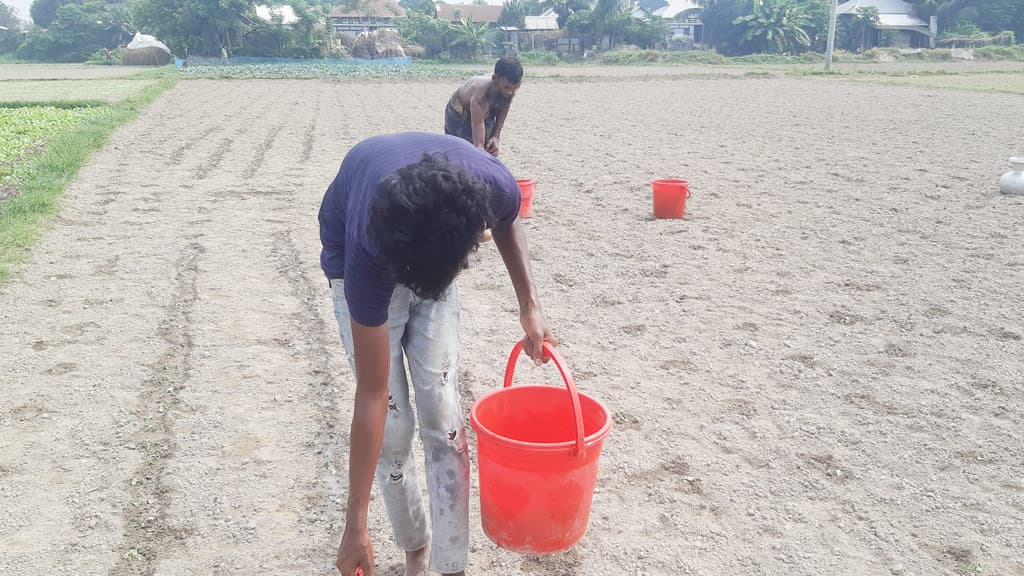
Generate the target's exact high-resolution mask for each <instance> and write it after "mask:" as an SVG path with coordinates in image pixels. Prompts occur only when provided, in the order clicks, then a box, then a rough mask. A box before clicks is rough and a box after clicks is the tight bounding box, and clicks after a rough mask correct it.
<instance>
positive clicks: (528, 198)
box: [516, 178, 537, 218]
mask: <svg viewBox="0 0 1024 576" xmlns="http://www.w3.org/2000/svg"><path fill="white" fill-rule="evenodd" d="M516 184H518V185H519V217H520V218H530V217H531V216H533V192H534V190H536V189H537V182H535V181H533V180H529V179H527V178H517V179H516Z"/></svg>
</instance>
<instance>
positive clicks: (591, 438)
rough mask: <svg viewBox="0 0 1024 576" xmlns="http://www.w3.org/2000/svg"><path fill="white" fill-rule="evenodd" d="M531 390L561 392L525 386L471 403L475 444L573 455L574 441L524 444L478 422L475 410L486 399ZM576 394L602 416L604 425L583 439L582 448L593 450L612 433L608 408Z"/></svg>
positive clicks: (574, 449)
mask: <svg viewBox="0 0 1024 576" xmlns="http://www.w3.org/2000/svg"><path fill="white" fill-rule="evenodd" d="M531 388H550V389H552V390H563V388H558V387H556V386H545V385H543V384H525V385H522V386H512V387H509V388H499V389H498V390H493V391H491V392H488V393H487V394H485V395H483V396H482V397H480V398H478V399H477V401H476V402H474V403H473V408H472V409H471V410H470V411H469V423H470V426H472V427H473V430H474V431H475V432H476V434H477V442H479V440H480V439H481V438H485V439H486V440H487V441H489V442H492V443H494V444H497V445H499V446H503V447H505V448H513V449H515V450H519V451H525V452H567V453H570V454H572V453H574V452H575V451H576V440H575V439H574V440H566V441H563V442H524V441H522V440H515V439H512V438H509V437H507V436H502V435H501V434H498V433H497V432H495V431H493V430H491V429H489V428H487V427H486V426H484V425H483V423H481V422H480V419H479V417H478V416H477V409H478V408H479V406H480V404H481V403H482V402H485V401H486V400H487V399H489V398H491V397H493V396H494V395H496V394H499V393H501V392H505V391H508V390H519V389H531ZM578 394H579V395H580V396H582V397H586V398H587V400H590V401H591V402H593V403H594V404H595V405H597V407H598V408H599V409H600V410H601V413H602V414H604V424H603V425H602V426H601V427H600V428H598V429H597V430H596V431H594V432H592V433H590V434H587V435H586V436H584V437H583V447H584V448H593V447H594V446H597V445H598V444H600V443H601V442H603V441H604V439H605V437H606V436H608V434H609V433H610V432H611V431H612V418H611V414H610V413H609V412H608V407H607V406H605V405H604V403H603V402H601V401H600V400H598V399H597V398H594V397H593V396H590V395H587V394H584V393H583V392H579V393H578Z"/></svg>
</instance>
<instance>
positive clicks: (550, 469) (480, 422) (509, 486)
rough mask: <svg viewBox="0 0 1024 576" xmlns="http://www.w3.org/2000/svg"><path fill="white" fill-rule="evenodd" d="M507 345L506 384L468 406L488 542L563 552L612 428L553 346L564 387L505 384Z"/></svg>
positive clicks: (586, 509) (583, 511)
mask: <svg viewBox="0 0 1024 576" xmlns="http://www.w3.org/2000/svg"><path fill="white" fill-rule="evenodd" d="M522 349H523V343H522V342H519V343H517V344H516V345H515V347H514V348H513V349H512V354H511V356H509V359H508V365H507V367H506V368H505V385H504V387H503V388H502V389H501V390H496V391H494V392H491V393H490V394H488V395H486V396H484V397H483V398H480V399H479V400H477V401H476V403H475V404H474V405H473V410H472V412H471V413H470V424H471V425H472V426H473V430H475V431H476V436H477V463H478V467H479V472H480V515H481V519H482V523H483V528H484V532H485V533H486V534H487V537H488V538H490V539H491V540H492V541H494V543H495V544H497V545H498V546H501V547H502V548H505V549H507V550H512V551H515V552H520V553H524V554H547V553H552V552H561V551H563V550H568V549H569V548H571V547H572V546H573V544H576V543H577V542H579V540H580V538H582V537H583V534H584V533H585V532H586V531H587V521H588V519H589V518H590V503H591V500H592V499H593V495H594V482H595V481H596V480H597V464H598V459H599V458H600V456H601V446H602V444H603V443H604V438H605V436H607V435H608V432H610V431H611V428H612V420H611V418H610V417H609V415H608V409H607V408H605V407H604V405H603V404H601V402H599V401H598V400H596V399H594V398H591V397H590V396H587V395H586V394H580V393H579V392H577V390H576V383H575V382H574V381H573V378H572V374H570V373H569V370H568V368H566V366H565V361H564V360H563V359H562V357H561V355H560V354H559V353H558V351H557V350H556V349H555V347H554V346H552V345H550V344H548V343H546V342H545V343H544V354H545V356H547V357H548V358H551V360H552V361H553V362H554V363H555V366H556V367H557V368H558V371H559V372H560V373H561V375H562V379H563V380H564V381H565V386H566V387H565V388H561V387H555V386H543V385H540V386H512V375H513V373H514V372H515V366H516V360H518V358H519V353H520V352H521V351H522Z"/></svg>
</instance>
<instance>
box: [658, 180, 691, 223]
mask: <svg viewBox="0 0 1024 576" xmlns="http://www.w3.org/2000/svg"><path fill="white" fill-rule="evenodd" d="M651 188H652V189H653V192H654V217H655V218H682V217H683V216H685V215H686V199H687V198H689V197H690V183H689V182H687V181H686V180H677V179H674V178H666V179H662V180H654V181H652V182H651Z"/></svg>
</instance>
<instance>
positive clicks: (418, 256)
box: [367, 154, 493, 300]
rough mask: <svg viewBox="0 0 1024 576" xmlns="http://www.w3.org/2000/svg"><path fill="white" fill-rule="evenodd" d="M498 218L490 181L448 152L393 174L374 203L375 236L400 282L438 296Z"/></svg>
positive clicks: (371, 232) (372, 233) (425, 295)
mask: <svg viewBox="0 0 1024 576" xmlns="http://www.w3.org/2000/svg"><path fill="white" fill-rule="evenodd" d="M492 219H493V213H492V211H491V207H490V203H489V202H488V186H487V184H486V183H484V182H483V181H481V180H479V179H478V178H475V177H474V176H472V175H471V174H470V173H469V172H467V171H466V170H465V169H464V168H462V167H461V166H458V165H456V164H453V163H451V162H449V161H448V159H447V158H446V157H444V156H431V155H429V154H424V156H423V159H422V160H420V161H419V162H416V163H415V164H409V165H408V166H405V167H403V168H401V169H399V170H398V172H396V173H395V174H393V175H391V176H388V177H387V178H385V179H384V180H383V181H382V182H381V183H380V186H378V188H377V194H376V195H375V196H374V199H373V202H372V204H371V206H370V222H369V227H368V229H367V233H368V236H369V238H370V240H371V241H372V242H373V243H374V245H375V246H376V247H377V250H378V251H380V254H381V256H382V257H383V258H384V260H385V261H386V262H387V263H388V267H389V269H390V270H391V273H392V274H393V275H394V278H395V281H396V282H397V283H399V284H402V285H403V286H407V287H408V288H409V289H410V290H412V291H413V293H414V294H416V295H417V296H419V297H421V298H426V299H431V300H437V299H438V298H440V297H441V295H442V294H443V293H444V291H445V289H447V288H448V285H449V284H451V283H452V281H453V280H455V277H456V276H458V274H459V272H461V271H462V270H463V269H465V268H466V267H468V266H469V254H470V252H473V251H475V250H476V249H477V248H478V247H479V246H480V233H481V232H483V230H484V228H486V226H487V223H488V222H491V221H492Z"/></svg>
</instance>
